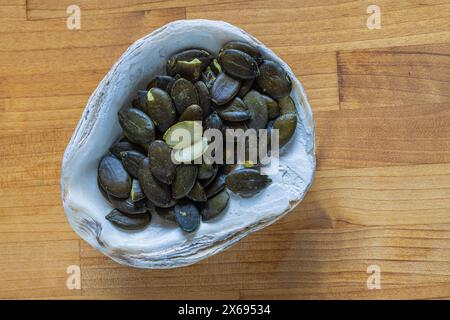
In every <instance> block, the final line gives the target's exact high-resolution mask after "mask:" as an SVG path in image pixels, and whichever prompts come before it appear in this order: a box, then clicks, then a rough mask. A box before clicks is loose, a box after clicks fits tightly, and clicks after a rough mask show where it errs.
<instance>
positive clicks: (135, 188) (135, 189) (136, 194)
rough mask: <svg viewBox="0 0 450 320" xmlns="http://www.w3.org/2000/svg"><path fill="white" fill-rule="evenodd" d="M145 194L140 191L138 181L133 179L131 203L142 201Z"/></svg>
mask: <svg viewBox="0 0 450 320" xmlns="http://www.w3.org/2000/svg"><path fill="white" fill-rule="evenodd" d="M144 198H145V194H144V191H142V188H141V184H140V183H139V180H138V179H133V182H132V183H131V191H130V199H131V201H133V202H137V201H141V200H144Z"/></svg>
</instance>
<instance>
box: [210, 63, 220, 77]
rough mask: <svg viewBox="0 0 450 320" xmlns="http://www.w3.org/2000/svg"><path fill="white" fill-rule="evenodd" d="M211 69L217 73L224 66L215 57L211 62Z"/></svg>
mask: <svg viewBox="0 0 450 320" xmlns="http://www.w3.org/2000/svg"><path fill="white" fill-rule="evenodd" d="M210 67H211V70H212V71H213V72H214V73H215V74H219V73H221V72H222V66H221V65H220V63H219V61H218V60H217V59H214V60H213V61H212V62H211V65H210Z"/></svg>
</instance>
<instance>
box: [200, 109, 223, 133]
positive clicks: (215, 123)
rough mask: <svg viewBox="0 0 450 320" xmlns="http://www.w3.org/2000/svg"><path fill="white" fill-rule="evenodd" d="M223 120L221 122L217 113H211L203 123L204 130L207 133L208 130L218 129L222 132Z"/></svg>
mask: <svg viewBox="0 0 450 320" xmlns="http://www.w3.org/2000/svg"><path fill="white" fill-rule="evenodd" d="M222 128H223V125H222V120H220V117H219V115H218V114H217V113H216V112H213V113H211V114H210V115H209V116H207V117H206V119H205V121H203V130H204V131H206V130H208V129H217V130H222Z"/></svg>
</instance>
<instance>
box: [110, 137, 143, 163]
mask: <svg viewBox="0 0 450 320" xmlns="http://www.w3.org/2000/svg"><path fill="white" fill-rule="evenodd" d="M131 150H134V151H138V152H141V153H143V152H145V150H144V149H143V148H142V147H141V146H140V145H138V144H134V143H131V142H129V141H119V142H116V143H115V144H113V145H112V146H111V148H109V152H111V153H112V154H113V155H115V156H116V157H117V158H118V159H122V155H121V153H122V152H124V151H131Z"/></svg>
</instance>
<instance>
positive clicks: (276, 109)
mask: <svg viewBox="0 0 450 320" xmlns="http://www.w3.org/2000/svg"><path fill="white" fill-rule="evenodd" d="M262 97H263V99H264V100H265V101H266V105H267V115H268V117H269V119H275V118H276V117H278V116H279V115H280V106H279V105H278V102H276V101H275V100H273V99H272V98H271V97H269V96H267V95H265V94H263V95H262Z"/></svg>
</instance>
